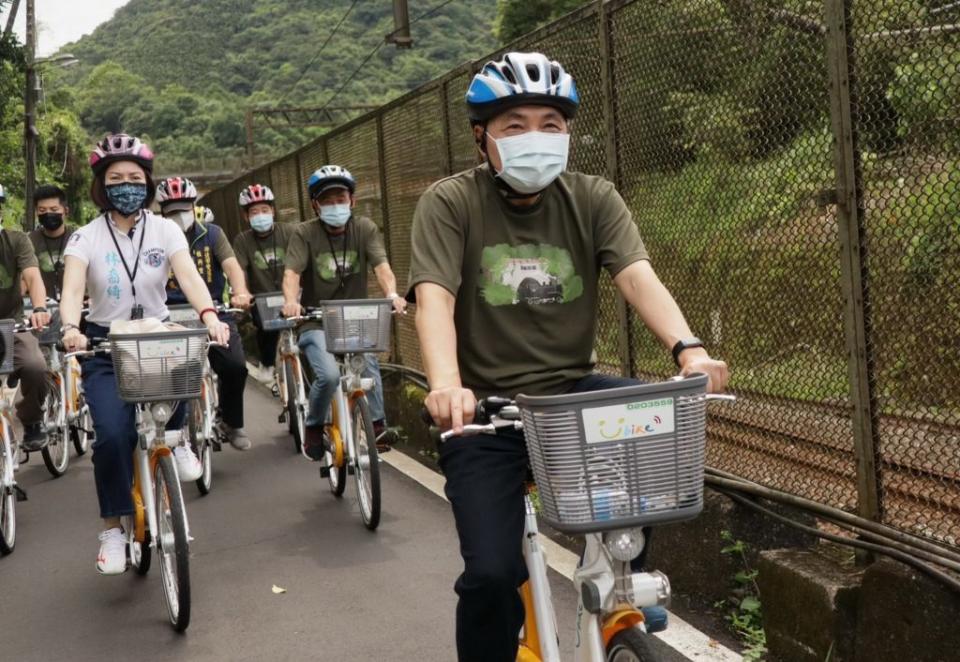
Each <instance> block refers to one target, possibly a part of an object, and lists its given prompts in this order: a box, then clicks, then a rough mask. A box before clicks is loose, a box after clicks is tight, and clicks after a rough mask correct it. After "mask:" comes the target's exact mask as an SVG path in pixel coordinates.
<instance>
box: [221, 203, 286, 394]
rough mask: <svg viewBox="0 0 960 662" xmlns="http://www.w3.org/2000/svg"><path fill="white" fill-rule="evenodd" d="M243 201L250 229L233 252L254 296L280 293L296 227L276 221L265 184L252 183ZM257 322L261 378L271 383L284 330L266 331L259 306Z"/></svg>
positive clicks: (241, 204)
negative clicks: (284, 265) (288, 250)
mask: <svg viewBox="0 0 960 662" xmlns="http://www.w3.org/2000/svg"><path fill="white" fill-rule="evenodd" d="M239 204H240V209H241V210H242V215H243V217H244V218H245V219H246V220H247V222H248V223H249V224H250V229H249V230H245V231H244V232H241V233H240V234H239V235H237V237H236V239H234V240H233V251H234V253H236V255H237V260H238V261H239V262H240V268H241V269H243V272H244V274H246V277H247V283H248V284H249V286H250V291H251V292H253V294H254V295H257V294H266V293H267V292H279V291H280V289H281V288H282V287H283V261H284V259H285V258H286V256H287V244H288V243H289V242H290V237H291V235H293V233H294V231H295V230H296V226H295V225H293V224H290V223H277V222H276V203H275V202H274V195H273V191H271V190H270V188H269V187H267V186H264V185H262V184H251V185H250V186H248V187H247V188H245V189H243V190H242V191H240V200H239ZM253 323H254V326H256V327H257V349H258V350H259V352H260V375H259V378H260V381H262V382H267V383H271V382H272V381H273V364H274V360H275V359H276V354H277V342H278V340H279V338H280V332H279V331H266V330H264V328H263V323H262V321H261V320H260V316H259V314H258V313H257V309H256V308H254V309H253Z"/></svg>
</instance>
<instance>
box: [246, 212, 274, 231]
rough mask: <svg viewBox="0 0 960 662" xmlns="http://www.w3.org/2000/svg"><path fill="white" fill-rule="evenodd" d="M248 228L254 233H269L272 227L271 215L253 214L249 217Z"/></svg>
mask: <svg viewBox="0 0 960 662" xmlns="http://www.w3.org/2000/svg"><path fill="white" fill-rule="evenodd" d="M250 227H252V228H253V229H254V231H255V232H270V229H271V228H272V227H273V214H254V215H253V216H251V217H250Z"/></svg>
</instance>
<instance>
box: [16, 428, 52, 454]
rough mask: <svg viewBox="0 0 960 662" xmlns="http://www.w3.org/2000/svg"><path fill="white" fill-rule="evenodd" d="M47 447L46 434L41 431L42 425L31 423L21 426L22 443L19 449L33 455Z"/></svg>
mask: <svg viewBox="0 0 960 662" xmlns="http://www.w3.org/2000/svg"><path fill="white" fill-rule="evenodd" d="M46 445H47V434H46V433H45V432H44V431H43V424H41V423H32V424H30V425H24V426H23V441H22V442H21V443H20V447H21V448H22V449H23V450H25V451H27V452H28V453H35V452H37V451H39V450H41V449H43V448H44V447H45V446H46Z"/></svg>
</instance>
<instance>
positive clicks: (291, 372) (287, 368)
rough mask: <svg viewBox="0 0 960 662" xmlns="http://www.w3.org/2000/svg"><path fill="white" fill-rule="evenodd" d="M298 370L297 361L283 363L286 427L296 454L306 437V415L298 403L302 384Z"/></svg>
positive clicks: (301, 376)
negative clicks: (285, 393)
mask: <svg viewBox="0 0 960 662" xmlns="http://www.w3.org/2000/svg"><path fill="white" fill-rule="evenodd" d="M295 367H296V370H295V369H294V368H295ZM299 368H300V363H299V361H291V360H287V361H284V362H283V381H284V384H285V385H286V387H287V425H288V427H289V429H290V434H292V435H293V448H294V450H295V451H296V452H297V453H300V452H301V448H303V439H304V437H305V436H306V429H305V427H306V414H305V413H304V411H303V409H302V408H301V406H300V403H299V399H300V392H301V385H302V384H303V373H302V372H300V370H299Z"/></svg>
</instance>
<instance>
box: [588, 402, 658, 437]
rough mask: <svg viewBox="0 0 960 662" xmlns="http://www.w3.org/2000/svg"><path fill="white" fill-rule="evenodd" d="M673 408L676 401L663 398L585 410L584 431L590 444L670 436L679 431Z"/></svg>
mask: <svg viewBox="0 0 960 662" xmlns="http://www.w3.org/2000/svg"><path fill="white" fill-rule="evenodd" d="M673 405H674V402H673V398H659V399H656V400H642V401H639V402H630V403H626V404H619V405H610V406H608V407H595V408H593V409H584V410H583V412H582V417H583V430H584V433H585V435H586V440H587V443H591V444H592V443H600V442H604V441H622V440H626V439H637V438H639V437H649V436H653V435H660V434H669V433H671V432H673V431H674V429H675V428H674V418H673Z"/></svg>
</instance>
